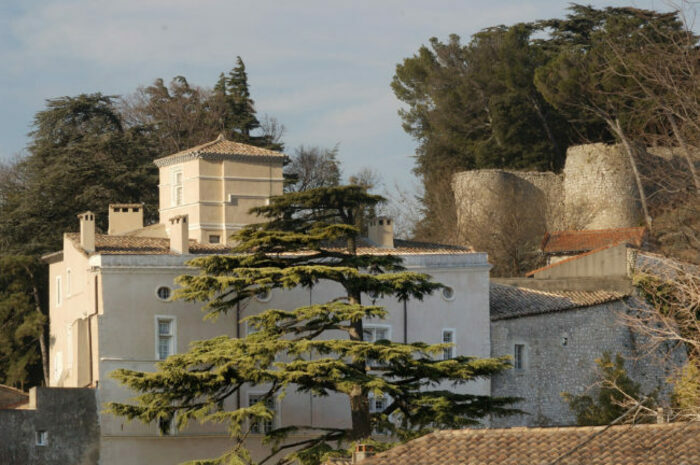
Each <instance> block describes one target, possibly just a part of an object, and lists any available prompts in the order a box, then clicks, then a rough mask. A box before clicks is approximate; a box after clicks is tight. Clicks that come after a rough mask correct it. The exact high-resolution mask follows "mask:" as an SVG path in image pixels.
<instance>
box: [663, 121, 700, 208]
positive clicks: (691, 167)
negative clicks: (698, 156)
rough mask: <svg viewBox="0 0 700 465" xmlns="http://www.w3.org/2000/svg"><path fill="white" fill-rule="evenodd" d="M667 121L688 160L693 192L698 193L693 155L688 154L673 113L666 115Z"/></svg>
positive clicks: (698, 185) (699, 186) (699, 187)
mask: <svg viewBox="0 0 700 465" xmlns="http://www.w3.org/2000/svg"><path fill="white" fill-rule="evenodd" d="M668 121H669V122H670V123H671V128H672V129H673V135H674V136H676V141H678V145H679V146H680V148H681V150H682V151H683V156H684V157H685V159H686V161H687V162H688V169H689V170H690V175H691V176H692V177H693V183H694V184H695V194H696V195H700V179H698V174H697V172H696V171H695V163H693V157H692V156H691V155H690V151H689V150H688V145H687V144H686V143H685V140H684V139H683V137H682V136H681V133H680V131H679V130H678V126H677V125H676V119H675V118H674V117H673V115H671V114H669V115H668Z"/></svg>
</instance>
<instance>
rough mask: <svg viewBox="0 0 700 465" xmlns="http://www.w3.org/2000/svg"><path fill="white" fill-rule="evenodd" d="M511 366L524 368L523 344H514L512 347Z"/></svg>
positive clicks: (519, 368)
mask: <svg viewBox="0 0 700 465" xmlns="http://www.w3.org/2000/svg"><path fill="white" fill-rule="evenodd" d="M513 368H515V369H516V370H523V369H525V344H515V347H514V349H513Z"/></svg>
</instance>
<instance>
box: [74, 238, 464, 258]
mask: <svg viewBox="0 0 700 465" xmlns="http://www.w3.org/2000/svg"><path fill="white" fill-rule="evenodd" d="M67 236H68V238H69V239H70V240H71V241H73V243H74V244H76V246H77V245H79V244H80V235H79V234H78V233H68V235H67ZM358 242H359V244H358V248H357V253H359V254H371V255H425V254H441V255H445V254H469V253H473V250H471V249H465V248H462V247H455V246H449V245H440V244H429V243H425V242H414V241H404V240H401V239H396V240H394V246H395V247H394V248H393V249H384V248H380V247H375V246H373V245H372V244H371V243H370V242H369V241H368V240H367V239H365V238H360V240H359V241H358ZM229 250H230V248H229V247H227V246H226V245H223V244H200V243H198V242H196V241H194V240H190V253H192V254H216V253H227V252H228V251H229ZM329 250H341V249H340V248H329ZM95 253H99V254H104V255H167V254H171V252H170V240H169V239H167V238H159V237H139V236H109V235H106V234H96V235H95Z"/></svg>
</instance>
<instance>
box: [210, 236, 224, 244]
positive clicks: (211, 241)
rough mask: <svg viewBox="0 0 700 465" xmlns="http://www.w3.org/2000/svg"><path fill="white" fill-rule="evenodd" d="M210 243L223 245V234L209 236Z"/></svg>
mask: <svg viewBox="0 0 700 465" xmlns="http://www.w3.org/2000/svg"><path fill="white" fill-rule="evenodd" d="M214 238H216V241H214V240H213V239H214ZM209 243H210V244H221V234H209Z"/></svg>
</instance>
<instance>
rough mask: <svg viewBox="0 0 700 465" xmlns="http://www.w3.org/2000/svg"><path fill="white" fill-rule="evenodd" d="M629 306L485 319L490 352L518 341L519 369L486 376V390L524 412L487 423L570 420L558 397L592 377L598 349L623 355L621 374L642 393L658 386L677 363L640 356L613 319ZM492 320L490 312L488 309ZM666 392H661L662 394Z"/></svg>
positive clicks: (634, 340) (509, 351)
mask: <svg viewBox="0 0 700 465" xmlns="http://www.w3.org/2000/svg"><path fill="white" fill-rule="evenodd" d="M628 310H629V306H628V304H627V303H626V299H622V300H617V301H613V302H608V303H604V304H600V305H594V306H590V307H579V308H574V309H569V310H563V311H556V312H550V313H544V314H539V315H528V316H520V317H516V318H510V319H496V320H495V321H492V322H491V344H492V346H491V354H492V356H502V355H510V356H511V357H513V352H514V345H515V344H520V345H523V346H524V354H523V355H524V359H523V362H524V364H523V367H522V369H512V370H508V371H506V372H504V373H502V374H499V375H496V376H495V377H493V379H492V381H491V389H492V395H494V396H515V397H520V398H522V399H523V400H522V402H520V403H518V404H517V405H516V407H517V408H519V409H521V410H523V411H525V412H527V414H526V415H516V416H511V417H504V418H494V419H493V422H492V426H493V427H511V426H554V425H572V424H575V417H574V415H573V413H572V412H571V410H570V409H569V406H568V404H567V403H566V402H565V401H564V399H563V398H562V396H561V393H562V392H569V393H571V394H574V395H579V394H581V393H583V392H584V391H585V390H586V389H587V387H589V386H591V385H592V384H593V383H594V382H595V381H596V364H595V359H597V358H599V357H601V355H602V353H603V352H604V351H607V352H610V354H611V356H612V357H614V356H615V354H616V353H620V354H621V355H622V356H623V357H624V358H625V360H626V361H625V363H626V365H625V366H626V369H627V373H628V375H629V376H630V378H631V379H633V380H634V381H635V382H638V383H640V384H641V386H642V391H643V392H645V393H648V392H650V391H652V390H654V389H655V388H660V387H662V386H663V385H664V383H665V380H666V379H667V378H668V377H669V376H670V374H671V371H672V370H673V368H674V367H675V366H678V365H679V364H680V363H681V362H682V360H681V359H682V358H683V355H682V354H680V353H678V354H676V358H678V360H677V361H676V362H677V363H669V362H665V363H664V364H661V363H660V360H655V359H654V358H653V357H651V356H646V357H644V356H642V354H643V353H644V348H643V343H642V341H640V340H639V338H638V336H637V335H635V334H634V333H633V332H632V331H630V329H629V328H628V327H626V326H625V325H624V324H621V323H620V321H619V316H618V315H619V313H620V312H625V311H628ZM492 319H493V314H492ZM666 394H668V393H665V392H662V396H663V395H666Z"/></svg>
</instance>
